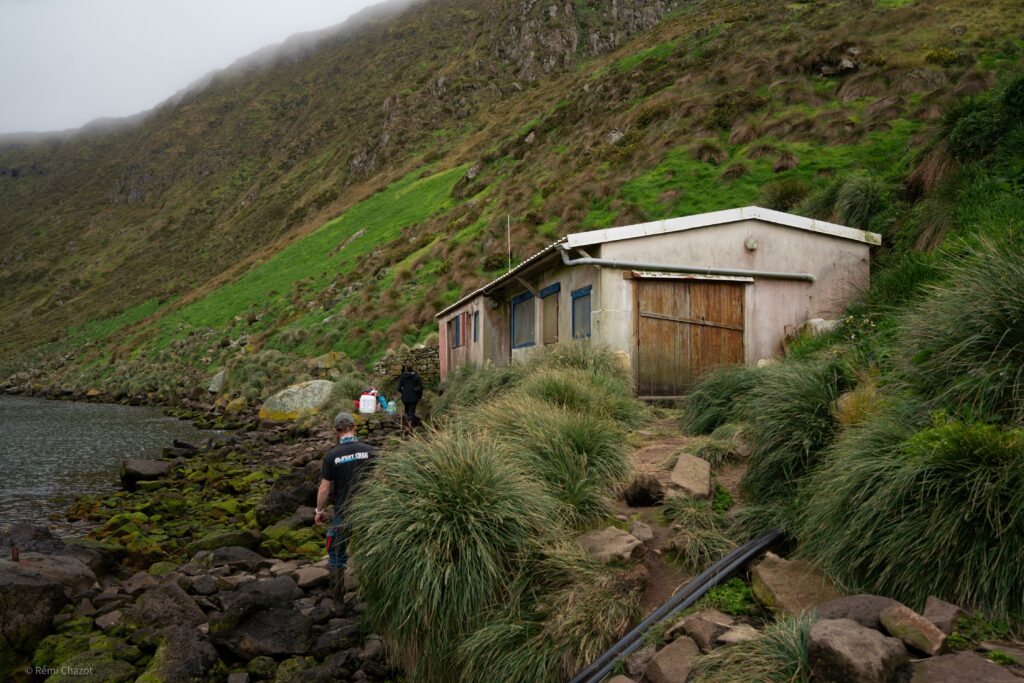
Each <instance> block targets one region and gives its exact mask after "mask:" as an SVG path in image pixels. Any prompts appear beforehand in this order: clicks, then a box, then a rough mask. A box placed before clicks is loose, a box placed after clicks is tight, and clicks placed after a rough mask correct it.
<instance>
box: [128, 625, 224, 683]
mask: <svg viewBox="0 0 1024 683" xmlns="http://www.w3.org/2000/svg"><path fill="white" fill-rule="evenodd" d="M160 637H161V639H162V640H161V643H160V646H159V647H158V648H157V650H156V653H155V654H154V655H153V659H152V660H150V662H149V666H148V667H146V671H145V672H144V673H143V675H142V677H140V680H154V681H181V682H182V683H200V681H208V680H210V678H211V673H212V669H213V667H214V665H216V664H217V660H218V659H219V657H218V655H217V650H216V649H215V648H214V647H213V645H212V644H211V643H210V641H209V640H207V639H206V638H205V637H203V636H202V635H201V634H200V633H199V631H197V630H196V629H194V628H187V627H184V626H171V627H169V628H165V629H163V630H162V631H160Z"/></svg>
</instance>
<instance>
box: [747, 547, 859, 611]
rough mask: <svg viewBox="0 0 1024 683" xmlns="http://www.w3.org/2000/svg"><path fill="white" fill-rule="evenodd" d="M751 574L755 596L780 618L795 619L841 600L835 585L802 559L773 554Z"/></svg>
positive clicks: (766, 557) (767, 554)
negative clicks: (783, 557) (821, 606)
mask: <svg viewBox="0 0 1024 683" xmlns="http://www.w3.org/2000/svg"><path fill="white" fill-rule="evenodd" d="M750 575H751V582H750V587H751V589H752V590H753V592H754V597H755V598H757V600H758V602H760V603H761V604H762V605H764V606H765V607H767V608H768V609H770V610H771V611H772V612H774V613H775V614H777V615H792V616H795V615H797V614H800V613H801V612H803V611H805V610H811V609H814V608H815V607H817V606H818V605H820V604H822V603H825V602H828V601H829V600H834V599H836V598H838V597H839V591H838V590H836V587H835V584H834V583H833V582H832V580H831V579H830V578H828V577H827V576H825V574H824V573H822V571H821V570H819V569H817V568H815V567H813V566H811V565H810V564H808V563H807V562H804V561H803V560H784V559H782V558H781V557H779V556H778V555H776V554H775V553H771V552H769V553H766V554H765V558H764V559H763V560H761V561H760V562H758V563H757V564H756V565H755V566H754V568H753V569H752V570H751V572H750Z"/></svg>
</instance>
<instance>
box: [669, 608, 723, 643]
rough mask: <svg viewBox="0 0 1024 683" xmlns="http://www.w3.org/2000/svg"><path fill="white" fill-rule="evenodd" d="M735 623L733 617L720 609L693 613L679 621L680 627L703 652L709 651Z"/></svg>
mask: <svg viewBox="0 0 1024 683" xmlns="http://www.w3.org/2000/svg"><path fill="white" fill-rule="evenodd" d="M732 625H733V620H732V618H731V617H729V616H727V615H725V614H722V613H721V612H719V611H718V610H714V609H705V610H701V611H700V612H697V613H696V614H691V615H690V616H688V617H686V618H685V619H683V620H682V621H681V622H680V623H679V629H680V630H682V632H683V633H685V634H686V635H688V636H690V638H692V639H693V642H695V643H697V647H699V648H700V651H701V652H704V653H708V652H710V651H711V650H712V649H713V648H714V646H715V641H716V640H717V639H718V637H719V636H720V635H722V634H723V633H725V632H726V631H727V630H729V628H730V627H731V626H732Z"/></svg>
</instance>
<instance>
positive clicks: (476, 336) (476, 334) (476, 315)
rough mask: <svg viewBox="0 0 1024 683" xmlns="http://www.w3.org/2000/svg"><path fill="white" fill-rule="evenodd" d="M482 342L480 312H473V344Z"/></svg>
mask: <svg viewBox="0 0 1024 683" xmlns="http://www.w3.org/2000/svg"><path fill="white" fill-rule="evenodd" d="M478 341H480V311H473V343H474V344H475V343H477V342H478Z"/></svg>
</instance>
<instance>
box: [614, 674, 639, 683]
mask: <svg viewBox="0 0 1024 683" xmlns="http://www.w3.org/2000/svg"><path fill="white" fill-rule="evenodd" d="M608 683H636V681H635V680H633V679H632V678H630V677H629V676H623V675H622V674H619V675H618V676H612V677H611V678H609V679H608Z"/></svg>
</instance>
